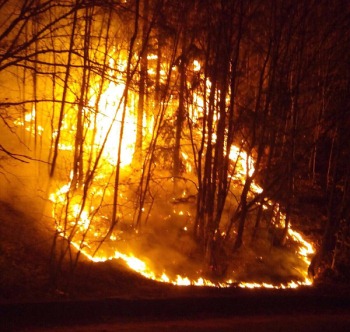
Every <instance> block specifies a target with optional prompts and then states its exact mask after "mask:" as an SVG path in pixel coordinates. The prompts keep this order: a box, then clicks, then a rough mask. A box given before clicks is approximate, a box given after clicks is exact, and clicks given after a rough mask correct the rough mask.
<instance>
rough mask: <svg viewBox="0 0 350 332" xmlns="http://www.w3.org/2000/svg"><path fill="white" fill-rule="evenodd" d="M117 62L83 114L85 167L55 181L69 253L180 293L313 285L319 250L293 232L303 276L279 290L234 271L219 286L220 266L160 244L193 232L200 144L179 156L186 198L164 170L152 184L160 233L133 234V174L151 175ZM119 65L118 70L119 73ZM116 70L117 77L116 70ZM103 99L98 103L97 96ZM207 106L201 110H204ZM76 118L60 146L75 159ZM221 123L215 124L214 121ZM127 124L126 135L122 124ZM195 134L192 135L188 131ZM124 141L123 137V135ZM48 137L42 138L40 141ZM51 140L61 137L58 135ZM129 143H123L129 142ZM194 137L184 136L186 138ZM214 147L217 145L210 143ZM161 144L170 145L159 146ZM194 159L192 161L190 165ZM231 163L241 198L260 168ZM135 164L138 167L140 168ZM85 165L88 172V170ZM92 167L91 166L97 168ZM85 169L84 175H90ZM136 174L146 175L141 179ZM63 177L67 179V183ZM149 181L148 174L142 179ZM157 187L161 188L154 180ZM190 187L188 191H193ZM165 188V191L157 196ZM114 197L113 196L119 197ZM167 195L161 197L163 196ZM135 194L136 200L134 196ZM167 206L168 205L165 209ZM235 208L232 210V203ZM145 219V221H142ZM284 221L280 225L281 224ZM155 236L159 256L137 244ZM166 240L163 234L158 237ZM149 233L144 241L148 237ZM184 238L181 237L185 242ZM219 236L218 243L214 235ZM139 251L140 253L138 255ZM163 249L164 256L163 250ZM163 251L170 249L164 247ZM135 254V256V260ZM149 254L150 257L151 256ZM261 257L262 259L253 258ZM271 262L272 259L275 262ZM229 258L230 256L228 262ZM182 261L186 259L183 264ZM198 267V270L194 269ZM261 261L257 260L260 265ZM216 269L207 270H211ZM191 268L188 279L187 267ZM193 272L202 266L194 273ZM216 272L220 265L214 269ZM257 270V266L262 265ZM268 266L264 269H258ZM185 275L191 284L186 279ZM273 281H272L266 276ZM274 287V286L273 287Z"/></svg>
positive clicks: (195, 116)
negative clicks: (123, 268)
mask: <svg viewBox="0 0 350 332" xmlns="http://www.w3.org/2000/svg"><path fill="white" fill-rule="evenodd" d="M113 57H114V54H112V55H111V56H110V60H109V68H110V69H109V73H108V77H109V79H108V80H106V87H105V89H103V88H102V87H101V86H99V85H98V84H97V86H90V87H89V91H90V92H89V96H90V97H89V100H88V103H87V106H86V107H84V108H83V109H82V116H83V118H84V125H83V131H84V140H83V145H82V147H81V151H82V152H83V157H82V159H81V160H80V161H79V166H78V167H77V169H76V170H74V169H71V170H69V169H67V170H66V172H67V173H68V171H69V174H70V176H69V180H68V182H67V183H65V184H63V185H61V186H60V185H59V183H60V182H61V181H57V185H58V189H57V190H55V191H53V192H52V193H51V194H50V196H49V199H50V201H51V202H52V217H53V220H54V222H55V227H56V229H57V233H58V235H59V236H62V237H64V238H66V239H67V240H68V241H69V243H70V245H72V246H73V247H75V248H76V250H78V251H79V252H81V253H82V254H84V255H85V256H86V257H88V258H89V259H91V260H92V261H94V262H103V261H106V260H109V259H121V260H123V261H125V263H126V264H127V265H128V266H129V267H130V268H131V269H133V270H135V271H137V272H138V273H140V274H142V275H143V276H145V277H147V278H150V279H153V280H157V281H161V282H168V283H172V284H175V285H198V286H220V287H228V286H231V285H238V286H240V287H248V288H255V287H274V288H286V287H297V286H298V285H309V284H311V280H310V279H309V278H308V276H307V267H308V265H309V264H310V259H311V257H312V255H313V253H314V250H313V247H312V245H311V244H310V243H308V242H307V241H305V240H304V239H303V237H302V236H301V234H299V233H298V232H296V231H294V230H293V229H292V228H291V226H290V225H289V226H288V241H289V242H290V243H291V246H292V247H293V249H292V250H294V251H295V253H294V252H292V253H289V254H290V255H296V257H297V259H296V262H295V263H293V264H295V266H291V268H292V269H295V270H296V271H297V274H295V280H294V279H293V280H285V281H283V282H280V283H278V284H276V283H268V282H261V283H258V282H256V283H254V282H248V281H241V280H239V279H237V277H236V276H235V271H234V270H232V271H229V272H228V273H227V275H225V276H220V278H218V277H217V276H215V274H214V278H213V276H212V275H211V273H209V272H208V271H206V269H208V270H209V271H210V269H212V268H214V266H209V267H205V264H206V262H205V261H204V262H203V261H202V258H200V255H199V254H198V253H195V250H198V248H197V249H196V248H192V250H193V252H181V248H180V246H179V245H178V244H176V245H174V244H170V246H173V247H174V248H171V250H169V249H167V248H166V247H167V245H168V244H167V243H166V242H160V241H159V239H157V237H159V236H160V237H165V238H166V237H167V232H168V229H167V228H169V229H172V231H173V232H174V231H176V232H177V233H178V235H177V238H176V241H178V242H179V243H182V242H183V241H186V239H187V238H189V237H188V235H186V233H188V232H190V230H191V229H193V227H194V217H193V216H194V214H195V203H194V198H195V196H196V195H197V193H196V190H195V189H196V188H198V184H197V183H196V179H195V174H194V172H193V171H192V170H194V169H195V164H194V160H193V159H194V157H193V152H192V151H191V149H192V148H193V145H195V144H196V143H195V142H194V141H192V142H188V145H191V149H188V148H187V149H186V148H185V147H184V148H182V150H181V162H182V164H183V165H184V169H183V171H182V172H181V173H182V177H183V179H184V180H183V181H181V182H180V183H177V188H176V192H177V193H180V197H177V196H175V190H174V188H173V186H174V182H175V181H176V180H175V179H174V178H173V177H172V176H171V174H169V172H167V171H166V170H165V169H163V168H162V167H160V170H158V169H156V168H154V171H153V174H152V177H153V178H154V179H160V180H158V181H162V183H161V184H157V185H156V186H154V187H156V188H153V187H151V186H150V189H149V190H150V191H151V190H152V191H153V193H152V201H151V202H149V198H147V201H145V202H144V204H143V206H142V207H141V212H140V213H142V216H141V218H142V219H143V220H144V222H145V223H146V222H148V224H151V223H152V224H153V223H159V220H154V219H155V218H156V219H160V220H161V221H160V222H161V223H162V224H163V225H162V226H161V228H159V229H158V227H159V226H158V225H157V226H156V227H155V228H154V227H153V226H152V225H147V226H142V228H141V227H135V211H134V209H135V205H136V204H137V202H135V199H136V196H137V190H138V189H137V183H138V182H139V181H140V178H139V177H140V175H139V174H137V175H134V174H133V173H132V172H138V171H139V172H141V173H143V172H145V169H144V168H142V167H143V165H142V164H141V163H139V162H138V163H135V162H133V155H134V153H135V137H136V126H137V123H136V122H137V120H136V114H134V113H133V110H134V109H135V107H136V106H135V105H136V102H137V94H136V93H135V92H129V97H128V100H129V104H128V105H126V106H125V105H124V96H125V89H126V87H125V83H124V81H123V70H124V71H125V67H126V65H125V62H126V60H125V59H122V60H120V59H118V60H115V59H114V58H113ZM117 63H119V64H118V65H117ZM194 65H195V66H196V70H199V63H198V61H197V60H195V61H194ZM116 68H118V71H117V70H116ZM206 85H207V86H208V87H209V91H208V92H207V93H208V94H210V86H211V83H210V82H209V81H207V83H206ZM98 91H100V92H101V94H100V96H98V97H97V96H96V93H97V92H98ZM203 104H204V98H203V96H200V95H199V94H197V95H196V104H194V105H191V107H192V112H191V113H192V117H191V118H189V121H190V122H191V124H192V126H193V127H196V126H197V124H198V122H199V118H202V117H203V111H204V107H203ZM198 105H202V106H198ZM172 111H173V109H172V108H171V107H169V109H167V111H166V112H167V113H166V116H170V115H169V114H170V113H171V112H172ZM77 113H78V110H76V109H73V110H72V112H71V114H72V115H71V116H70V115H69V114H67V115H66V116H65V117H64V119H63V121H62V124H61V125H62V128H63V131H62V133H61V135H62V139H61V142H62V143H59V145H58V146H59V151H60V152H63V151H65V153H66V155H67V156H69V154H70V153H73V151H74V150H75V146H74V144H75V142H76V121H77V120H76V114H77ZM34 117H35V110H34V109H33V110H32V112H31V113H29V114H27V115H26V117H25V119H24V122H20V121H17V122H16V124H17V125H23V126H24V127H25V129H26V131H28V132H33V130H32V129H31V124H32V123H33V118H34ZM215 121H216V122H217V119H215ZM148 122H149V123H150V125H149V126H151V125H152V124H154V123H155V120H154V118H152V119H150V120H149V121H148ZM122 123H123V124H124V126H123V128H121V124H122ZM155 130H157V128H152V127H148V126H147V121H145V125H144V128H143V139H144V144H143V150H144V151H147V150H149V149H150V147H149V146H147V145H146V144H147V143H148V142H151V141H152V137H151V136H152V135H154V131H155ZM188 130H189V129H188ZM121 133H123V135H121ZM42 134H44V133H43V132H40V135H42ZM53 134H54V137H53V140H54V139H55V137H56V133H55V132H54V133H53ZM200 134H201V132H200V129H192V135H193V136H194V137H200ZM124 135H125V137H123V136H124ZM187 135H188V134H187V133H185V134H184V136H187ZM212 140H214V143H215V137H213V138H212ZM157 144H166V143H165V142H160V143H158V142H157ZM118 147H119V148H121V154H120V155H118ZM191 155H192V157H191ZM229 160H230V163H231V164H232V165H234V166H232V167H233V169H234V170H233V171H232V172H231V173H230V175H229V177H230V181H232V184H231V186H232V189H231V190H233V191H234V190H240V188H241V187H243V186H244V182H245V180H246V178H247V177H251V176H252V175H253V174H254V171H255V170H254V161H253V159H252V157H251V156H248V155H247V153H246V152H245V151H243V150H242V148H240V147H238V146H236V145H232V146H231V148H230V152H229ZM117 164H119V165H120V166H121V178H120V182H119V183H118V210H117V219H116V225H112V226H111V220H112V217H111V213H112V210H113V208H111V206H112V204H113V201H112V196H113V194H114V195H115V190H116V188H113V185H112V181H111V179H112V178H113V176H114V172H115V168H116V165H117ZM135 164H136V165H135ZM85 165H87V166H85ZM91 165H93V166H91ZM84 167H86V168H84ZM137 168H141V171H140V170H138V169H137ZM80 172H81V173H83V175H84V176H85V179H84V180H83V181H82V183H78V180H77V178H79V177H81V175H82V174H80ZM92 172H94V173H93V178H91V179H88V177H87V175H88V174H89V173H92ZM61 176H62V177H64V174H62V175H61ZM142 176H143V174H142ZM154 181H156V180H154ZM187 182H190V186H189V185H188V184H187ZM158 186H159V188H157V187H158ZM113 191H114V193H113ZM159 191H161V193H158V192H159ZM135 192H136V194H135ZM262 192H263V188H261V187H260V186H259V185H257V184H256V183H255V182H252V183H251V186H250V195H251V196H252V197H254V195H259V194H261V193H262ZM164 197H167V200H168V202H167V203H166V204H164V201H163V199H164ZM162 201H163V202H162ZM160 204H162V208H160V209H159V210H158V208H157V206H158V205H160ZM229 204H231V202H229ZM272 206H274V210H273V211H272V213H273V214H274V216H273V219H276V220H273V221H272V225H271V228H276V229H278V228H281V229H283V228H284V227H285V220H284V219H285V216H284V215H283V213H281V212H280V210H279V206H278V205H277V204H275V203H274V202H272V201H270V200H268V201H266V202H265V203H263V209H264V210H272V209H273V208H272ZM143 215H146V217H143ZM277 215H278V216H279V217H278V223H277V218H276V216H277ZM149 231H151V232H153V236H154V237H155V238H156V241H155V248H152V249H150V248H149V247H150V245H151V244H150V243H146V242H147V241H148V240H147V241H146V242H144V241H145V240H143V239H139V238H140V237H143V236H144V237H146V238H147V237H148V236H149V235H148V232H149ZM157 232H160V234H157ZM216 232H222V233H221V234H220V235H219V237H222V238H225V236H226V234H225V232H224V231H221V230H220V229H217V230H216ZM143 233H145V235H143ZM181 233H182V235H181ZM215 236H217V235H216V234H215ZM168 240H169V242H170V243H171V242H172V241H174V238H173V234H171V235H170V236H169V239H168ZM137 242H140V243H141V244H142V245H145V246H146V249H145V248H139V245H140V244H136V245H135V244H133V243H137ZM133 246H135V247H136V249H134V248H133ZM157 246H158V247H159V248H158V247H157ZM164 246H165V247H164ZM134 250H135V252H134ZM148 251H149V252H148ZM152 251H154V252H157V251H162V252H161V253H152ZM164 254H165V255H166V260H168V259H169V260H170V261H171V260H172V256H174V257H175V259H174V262H173V264H171V266H170V268H167V266H165V264H164V262H163V260H164V258H163V257H161V256H159V255H164ZM255 254H256V255H258V254H259V253H258V252H257V253H255ZM187 255H189V256H191V255H197V257H194V258H190V257H186V256H187ZM271 255H273V254H271ZM225 256H226V255H225ZM179 257H180V258H179ZM215 259H218V260H221V259H223V261H222V262H221V263H220V264H224V265H225V266H226V265H227V267H228V268H229V266H230V263H229V259H234V258H224V257H218V258H215ZM191 260H193V262H191ZM258 260H259V259H258V258H257V261H258ZM211 263H212V262H210V263H209V264H211ZM183 264H185V265H187V266H188V267H187V269H188V271H186V269H185V270H184V271H182V272H179V271H180V270H181V266H182V265H183ZM192 264H193V265H194V266H196V268H197V269H198V270H196V268H195V269H194V270H193V267H192ZM214 264H215V263H214ZM258 264H259V263H258ZM260 264H262V263H260ZM178 273H182V274H178ZM187 274H188V275H189V276H187ZM267 277H268V278H269V276H267ZM267 280H268V279H267Z"/></svg>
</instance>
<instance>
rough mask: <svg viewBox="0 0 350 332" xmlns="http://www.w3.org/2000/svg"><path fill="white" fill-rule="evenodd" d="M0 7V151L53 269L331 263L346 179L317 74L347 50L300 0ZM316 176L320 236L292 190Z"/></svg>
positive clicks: (186, 271)
mask: <svg viewBox="0 0 350 332" xmlns="http://www.w3.org/2000/svg"><path fill="white" fill-rule="evenodd" d="M1 6H3V8H2V9H3V10H2V11H3V13H4V14H2V15H3V16H4V17H2V16H0V84H5V83H6V86H7V90H6V91H8V93H7V94H8V96H3V95H2V94H0V116H1V123H2V126H3V127H4V128H5V129H6V130H7V132H8V133H7V132H6V134H5V131H4V134H2V135H3V136H4V140H6V139H7V138H8V137H15V139H17V141H16V143H13V145H12V146H11V145H10V143H11V144H12V142H13V141H14V140H15V139H11V140H10V139H9V140H8V146H9V147H10V148H9V147H7V146H5V145H6V144H5V143H4V144H3V143H1V145H0V152H1V153H3V154H5V156H6V158H10V157H11V158H12V159H11V160H13V159H14V160H19V162H23V163H25V162H28V161H29V162H30V163H31V165H35V167H37V168H36V172H37V176H36V178H35V180H33V182H35V184H34V185H33V186H34V187H35V190H37V192H40V195H42V196H44V197H41V199H42V201H44V202H45V208H43V209H44V210H45V213H44V214H45V215H49V218H48V219H49V221H48V227H49V228H50V230H51V232H52V234H53V245H52V247H53V248H52V262H54V263H53V264H57V265H60V264H62V261H63V260H69V261H70V263H71V266H72V267H74V266H76V265H77V264H79V262H80V259H88V260H90V261H92V262H95V263H96V264H98V263H100V262H105V261H107V260H118V262H122V264H124V265H125V266H127V267H128V268H130V269H132V270H134V271H136V272H137V273H139V274H141V275H142V276H144V277H146V278H148V279H152V280H156V281H159V282H164V283H169V284H174V285H197V286H213V287H232V286H237V287H244V288H258V287H265V288H295V287H298V286H300V285H311V284H312V283H313V279H312V278H313V277H314V275H315V274H317V273H318V272H319V270H320V265H321V263H319V261H321V259H319V258H318V257H321V256H322V255H323V258H324V257H326V256H327V255H326V253H327V252H328V253H331V254H330V255H329V257H331V258H330V259H331V260H333V263H334V264H333V263H332V266H335V265H336V262H337V260H338V257H341V256H336V255H337V253H338V251H337V250H336V249H337V248H338V247H340V246H341V245H343V244H344V243H346V241H345V240H339V239H343V238H342V237H341V236H344V239H346V237H347V235H346V234H345V233H346V230H347V228H346V227H345V226H340V225H344V223H345V222H344V220H345V219H346V218H345V217H344V218H343V217H342V216H343V215H344V213H345V212H344V211H345V210H346V206H347V205H346V199H347V197H348V196H347V195H346V190H348V186H347V184H348V180H349V179H348V175H346V174H348V173H347V172H345V171H344V170H345V168H346V166H344V165H346V163H345V162H340V161H339V162H338V159H340V158H343V157H344V156H347V150H346V151H345V148H344V151H343V147H344V146H345V145H346V144H345V143H344V142H347V140H346V139H345V138H344V140H343V143H344V144H340V141H338V139H340V138H342V137H345V136H344V135H345V132H346V130H345V129H344V128H343V126H344V123H346V119H343V118H342V117H341V116H340V115H339V114H341V112H340V113H339V114H338V113H337V112H335V111H334V110H333V109H332V108H331V106H329V105H333V106H334V107H336V105H338V104H337V103H338V101H339V103H340V102H341V101H342V100H343V99H342V96H343V95H342V91H343V90H342V89H341V88H339V89H338V88H337V89H336V90H337V92H335V91H333V87H334V86H337V87H338V85H336V84H331V83H328V80H329V78H330V77H331V76H332V75H333V74H334V75H335V76H336V77H338V76H337V75H338V74H339V75H340V76H341V75H342V73H343V70H342V68H343V67H342V66H341V65H339V68H338V67H337V68H338V69H334V68H330V67H329V65H326V64H329V63H332V64H333V63H338V62H337V61H339V62H341V61H340V58H341V57H340V56H339V57H336V60H334V58H333V57H332V54H333V53H332V52H333V50H334V48H335V46H336V45H334V43H333V42H332V41H331V40H328V38H329V35H330V34H329V32H328V30H327V29H325V28H324V27H323V25H318V24H316V23H315V22H318V21H320V22H321V19H319V20H315V19H314V16H313V15H314V14H313V13H314V11H313V10H311V9H312V8H310V7H309V5H307V4H294V5H290V7H285V5H284V4H282V3H281V4H280V3H274V6H275V7H276V8H274V10H272V11H270V10H268V9H267V6H266V4H264V2H262V3H259V2H258V3H256V4H255V5H248V4H246V3H245V2H244V1H241V0H237V1H230V2H223V1H221V2H220V1H213V2H211V1H209V2H208V3H206V4H205V5H204V4H201V2H200V1H193V2H181V4H179V5H178V6H174V4H171V3H169V2H168V1H163V0H155V1H153V0H152V1H151V0H140V1H139V0H133V1H129V0H127V1H117V0H116V1H114V0H113V1H106V2H105V3H104V2H99V1H90V2H89V1H88V2H85V1H78V0H77V1H67V2H60V1H52V2H50V1H49V2H42V1H29V2H23V3H22V2H21V1H14V2H12V3H8V2H5V3H4V4H3V5H1ZM314 6H316V7H317V6H319V10H318V11H315V12H316V14H317V15H319V16H320V17H322V20H324V21H325V22H328V21H329V20H328V13H329V11H328V9H327V10H326V9H325V8H324V6H323V5H321V4H320V5H316V4H315V5H314ZM334 6H335V5H334ZM335 7H336V6H335ZM289 9H291V10H292V11H293V15H290V18H288V19H287V16H289V15H286V17H285V16H284V15H285V14H284V13H285V12H286V13H287V12H289ZM336 9H337V8H334V11H336ZM5 14H8V15H5ZM316 14H315V15H316ZM5 17H8V19H7V18H6V19H5ZM259 17H264V19H263V20H262V19H259ZM300 22H304V23H303V24H299V23H300ZM323 29H325V30H324V31H323ZM332 29H333V25H332ZM321 30H322V31H321ZM260 31H261V33H260ZM312 31H313V33H312ZM315 31H317V34H316V33H315ZM321 32H322V34H323V35H324V38H323V39H322V37H319V36H323V35H322V34H321ZM339 36H343V34H342V33H339ZM327 43H329V44H327ZM315 45H322V47H325V50H324V53H322V52H320V51H319V48H318V47H316V46H315ZM320 47H321V46H320ZM339 47H340V46H339ZM330 50H332V52H331V51H330ZM334 52H335V51H334ZM337 54H339V55H340V54H342V52H339V53H337ZM327 56H328V57H329V58H327ZM323 57H324V58H323ZM341 59H342V58H341ZM344 59H345V57H344ZM342 61H345V60H342ZM344 63H346V61H345V62H344ZM337 70H338V71H339V72H337ZM336 72H337V73H338V74H337V75H336V74H335V73H336ZM340 76H339V77H340ZM341 77H342V76H341ZM334 80H335V78H334ZM339 82H343V81H342V80H340V79H339ZM339 85H341V84H340V83H339ZM338 91H340V92H339V93H338ZM344 95H345V93H344ZM344 98H345V97H344ZM320 100H321V101H320ZM333 106H332V107H333ZM327 107H328V108H327ZM334 114H337V116H338V117H336V116H335V115H334ZM333 117H335V118H333ZM328 122H329V123H328ZM333 126H335V127H334V128H333ZM329 128H332V129H329ZM343 134H344V135H343ZM11 135H12V136H11ZM342 135H343V136H342ZM337 144H339V145H337ZM18 146H19V147H18ZM12 149H13V150H12ZM16 149H17V150H16ZM10 150H11V151H10ZM23 150H24V151H25V152H23ZM18 151H19V152H18ZM327 153H328V154H327ZM23 156H25V157H23ZM28 156H29V157H28ZM26 158H27V159H26ZM0 160H1V159H0ZM0 166H1V165H0ZM33 167H34V166H33ZM337 167H338V168H337ZM321 178H322V180H320V179H321ZM305 184H307V185H308V187H307V186H306V185H305ZM304 185H305V186H304ZM322 186H323V187H324V188H325V189H324V190H325V192H326V193H327V195H326V197H327V199H329V201H328V204H327V207H326V208H325V210H326V212H325V211H323V210H322V213H323V216H325V218H327V220H328V221H327V223H325V222H324V225H322V227H324V228H325V232H324V234H325V237H327V241H326V240H324V241H323V242H322V244H320V243H317V245H316V241H314V238H313V237H312V236H310V233H312V232H315V233H316V231H319V230H318V229H317V230H315V227H312V225H311V226H310V222H309V221H310V220H311V218H309V219H307V222H305V223H303V220H304V219H303V218H302V217H300V216H301V215H303V213H304V212H307V211H306V210H305V211H303V204H304V203H305V201H306V200H305V199H304V196H307V195H306V194H305V192H306V193H308V192H307V189H304V187H305V188H312V190H314V191H316V190H318V191H321V189H322V188H323V187H322ZM28 188H29V185H28ZM320 188H321V189H320ZM322 190H323V189H322ZM304 194H305V195H304ZM303 195H304V196H303ZM340 202H341V203H340ZM337 204H340V205H341V209H340V210H339V211H343V212H344V213H341V212H339V213H336V211H338V210H337V208H336V206H337ZM324 205H326V204H324ZM323 207H324V206H322V208H323ZM298 216H299V217H300V218H298ZM332 216H338V217H339V218H340V219H339V220H338V221H334V224H332V222H333V219H332V218H331V217H332ZM320 220H321V218H320ZM322 220H323V219H322ZM319 223H320V224H321V221H319ZM340 227H343V228H341V229H340V230H338V232H337V229H338V228H340ZM344 234H345V235H344ZM57 239H60V241H57ZM58 242H59V243H60V245H57V243H58ZM316 247H317V248H316ZM332 248H333V249H332ZM316 249H318V250H317V251H318V254H316ZM82 256H84V257H83V258H82ZM311 262H312V264H311ZM315 264H316V265H315ZM93 265H94V264H93ZM94 266H95V265H94ZM310 266H311V269H310ZM315 266H316V267H315ZM58 270H59V269H58Z"/></svg>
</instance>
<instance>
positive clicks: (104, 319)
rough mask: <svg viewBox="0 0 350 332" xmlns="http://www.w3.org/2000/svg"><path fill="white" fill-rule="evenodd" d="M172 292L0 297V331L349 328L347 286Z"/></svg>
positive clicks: (204, 289)
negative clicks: (0, 301) (44, 298)
mask: <svg viewBox="0 0 350 332" xmlns="http://www.w3.org/2000/svg"><path fill="white" fill-rule="evenodd" d="M178 290H179V292H178V293H177V296H176V297H166V298H152V299H150V298H148V299H147V298H139V299H137V298H129V299H126V298H109V299H108V298H105V299H98V300H83V301H81V300H65V301H54V302H53V301H50V302H27V303H23V302H22V303H5V304H4V303H3V304H1V305H0V312H1V314H0V322H1V325H0V326H1V330H2V331H151V330H153V331H154V330H156V331H165V330H171V331H188V330H192V331H233V330H234V331H347V330H349V329H350V291H349V289H346V288H344V287H332V288H328V289H326V288H324V287H321V288H319V287H316V288H315V287H313V288H300V289H297V290H256V289H255V290H247V289H206V288H203V289H198V288H193V287H185V288H179V289H178Z"/></svg>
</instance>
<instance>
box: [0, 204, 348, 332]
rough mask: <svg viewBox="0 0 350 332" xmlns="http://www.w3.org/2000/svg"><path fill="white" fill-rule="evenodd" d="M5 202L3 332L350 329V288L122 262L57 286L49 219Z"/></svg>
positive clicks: (82, 270)
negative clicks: (204, 278) (194, 279)
mask: <svg viewBox="0 0 350 332" xmlns="http://www.w3.org/2000/svg"><path fill="white" fill-rule="evenodd" d="M38 220H39V219H37V218H35V216H32V217H29V215H28V214H27V213H26V212H23V211H22V212H21V211H19V210H18V209H14V208H13V207H12V206H11V205H9V204H6V203H3V202H0V271H1V272H0V331H75V332H77V331H169V330H170V331H308V332H309V331H348V330H350V287H349V286H348V285H347V284H335V283H334V282H331V283H322V284H316V285H315V286H313V287H302V288H298V289H295V290H291V289H289V290H269V289H253V290H249V289H239V288H228V289H218V288H207V287H176V286H171V285H166V284H159V283H155V282H153V281H150V280H147V279H144V278H141V277H139V276H138V275H137V274H135V273H133V272H131V271H129V270H127V269H126V268H125V267H124V266H123V265H121V264H120V263H118V262H117V261H110V262H106V263H102V264H94V263H91V262H88V261H85V262H84V261H82V263H81V264H79V267H78V268H77V269H76V270H75V273H74V277H72V275H71V274H67V273H66V272H67V271H66V266H62V267H63V268H62V271H61V272H60V275H59V278H58V279H57V280H56V284H55V286H54V287H53V286H52V279H51V278H52V274H50V269H51V268H52V265H50V250H51V246H52V240H51V238H50V236H49V230H47V229H45V227H43V225H45V222H46V221H40V220H39V221H38Z"/></svg>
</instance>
